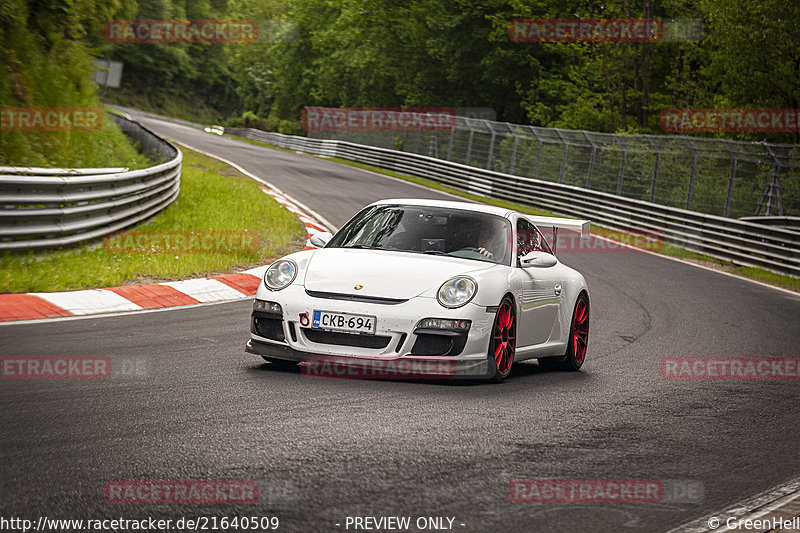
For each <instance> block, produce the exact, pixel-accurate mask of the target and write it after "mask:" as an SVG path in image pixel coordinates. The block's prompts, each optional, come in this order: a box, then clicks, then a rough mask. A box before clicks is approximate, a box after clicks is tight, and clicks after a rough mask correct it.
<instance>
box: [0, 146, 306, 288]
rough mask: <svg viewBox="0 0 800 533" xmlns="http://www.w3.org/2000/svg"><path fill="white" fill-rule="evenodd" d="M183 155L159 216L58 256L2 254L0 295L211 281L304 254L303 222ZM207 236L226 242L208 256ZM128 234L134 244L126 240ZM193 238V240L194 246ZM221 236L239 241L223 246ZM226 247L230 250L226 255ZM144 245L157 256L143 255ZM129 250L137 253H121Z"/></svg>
mask: <svg viewBox="0 0 800 533" xmlns="http://www.w3.org/2000/svg"><path fill="white" fill-rule="evenodd" d="M183 156H184V158H183V172H182V175H181V192H180V195H179V196H178V199H177V200H175V202H173V203H172V204H171V205H169V206H168V207H167V208H166V209H164V210H163V211H162V212H161V213H159V214H158V215H156V216H154V217H152V218H150V219H149V220H148V221H146V222H145V223H143V224H140V225H138V226H136V227H135V228H132V229H133V232H131V233H127V234H126V233H122V234H119V235H117V236H115V237H110V238H106V239H103V240H96V241H94V242H89V243H85V244H82V245H77V246H72V247H67V248H63V249H53V250H46V251H23V252H6V253H3V254H2V255H0V292H3V293H9V292H12V293H19V292H49V291H63V290H73V289H89V288H99V287H113V286H118V285H127V284H135V283H151V282H157V281H171V280H177V279H185V278H191V277H203V276H211V275H216V274H222V273H227V272H235V271H239V270H242V269H246V268H251V267H254V266H258V265H264V264H267V263H270V262H271V260H272V259H274V258H276V257H279V256H281V255H284V254H287V253H291V252H294V251H296V250H299V249H301V248H302V247H303V245H304V244H305V239H306V233H305V228H304V226H303V224H302V222H300V220H298V219H297V217H296V216H295V215H294V214H292V213H291V212H289V211H288V210H286V209H284V208H283V207H281V206H280V204H278V203H277V202H276V201H275V200H273V199H272V198H271V197H270V196H268V195H266V194H264V193H263V192H262V191H261V190H260V189H259V188H258V187H259V184H258V183H257V182H255V181H253V180H251V179H249V178H247V177H246V176H244V175H243V174H241V173H239V172H238V171H237V170H235V169H233V168H232V167H230V166H228V165H227V164H225V163H222V162H221V161H218V160H216V159H212V158H210V157H206V156H204V155H202V154H198V153H196V152H193V151H191V150H187V149H183ZM208 232H211V233H208ZM227 232H232V233H227ZM209 234H211V235H215V236H220V235H222V236H223V237H222V239H223V240H222V241H221V244H220V241H217V244H214V245H212V248H213V251H211V252H205V250H206V249H208V248H204V247H203V246H204V244H203V243H208V242H209V241H208V240H206V241H202V240H201V239H202V237H203V236H205V235H209ZM126 235H127V236H132V235H133V236H135V238H134V239H133V240H126V238H125V237H126ZM165 235H166V236H168V237H169V236H172V238H173V241H174V240H175V237H178V236H184V237H186V240H185V241H183V242H184V243H185V244H183V245H180V244H179V246H178V248H177V249H175V248H174V247H172V246H171V245H170V244H169V243H168V241H165V240H164V236H165ZM192 235H195V236H197V239H196V240H194V241H192V240H191V236H192ZM250 235H255V237H256V239H250V238H249V236H250ZM141 236H143V237H141ZM225 236H235V237H236V238H237V239H238V240H233V241H231V240H230V238H229V240H227V241H225V240H224V239H225ZM114 239H122V240H121V241H120V240H114ZM137 239H138V240H137ZM245 239H249V240H247V241H246V242H253V243H257V245H256V246H255V247H254V248H252V249H251V248H250V247H245V246H242V245H237V243H242V242H244V240H245ZM231 242H233V246H232V247H229V248H227V249H226V248H224V246H225V243H227V244H231ZM115 243H118V244H121V246H115ZM165 243H166V246H165V245H164V244H165ZM130 245H132V246H130ZM142 245H144V246H145V248H146V247H147V246H150V247H151V248H150V249H151V250H156V251H157V252H158V253H152V252H150V251H148V250H147V249H144V250H143V249H142ZM131 249H135V250H136V251H135V253H121V251H125V250H131ZM198 251H200V252H202V253H198Z"/></svg>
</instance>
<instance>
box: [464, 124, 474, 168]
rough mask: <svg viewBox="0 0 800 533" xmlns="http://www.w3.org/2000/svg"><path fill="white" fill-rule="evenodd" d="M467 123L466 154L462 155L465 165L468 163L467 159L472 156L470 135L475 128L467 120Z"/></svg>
mask: <svg viewBox="0 0 800 533" xmlns="http://www.w3.org/2000/svg"><path fill="white" fill-rule="evenodd" d="M467 125H468V126H469V141H467V155H466V156H464V164H465V165H469V160H470V157H471V156H472V136H473V135H474V134H475V130H473V129H472V124H470V123H469V121H467Z"/></svg>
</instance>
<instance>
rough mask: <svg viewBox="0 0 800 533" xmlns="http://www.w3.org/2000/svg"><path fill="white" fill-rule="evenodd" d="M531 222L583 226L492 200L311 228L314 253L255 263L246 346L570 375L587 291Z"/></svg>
mask: <svg viewBox="0 0 800 533" xmlns="http://www.w3.org/2000/svg"><path fill="white" fill-rule="evenodd" d="M537 224H539V225H543V226H544V225H547V226H552V227H554V228H563V229H568V230H577V231H581V233H582V237H583V238H588V236H589V222H588V221H582V220H571V219H565V218H553V217H536V216H529V215H525V214H521V213H518V212H516V211H512V210H509V209H506V208H502V207H492V206H487V205H482V204H473V203H466V202H452V201H433V200H416V199H396V200H382V201H379V202H375V203H373V204H371V205H369V206H367V207H365V208H364V209H363V210H362V211H360V212H359V213H358V214H356V215H355V216H354V217H353V218H351V219H350V221H348V222H347V223H346V224H345V225H344V226H343V227H342V228H341V229H340V230H339V231H338V232H336V234H335V235H331V234H330V233H318V234H316V235H315V236H313V237H312V238H311V243H312V244H313V245H314V246H317V247H318V248H321V249H312V250H305V251H301V252H297V253H293V254H290V255H287V256H285V257H283V258H281V259H279V260H277V261H275V262H274V263H272V264H271V265H270V266H269V267H268V268H267V270H266V272H265V274H264V279H263V282H262V283H261V284H260V285H259V287H258V291H257V293H256V296H255V301H254V305H253V312H252V316H251V333H250V340H249V342H248V343H247V348H246V350H247V351H248V352H249V353H253V354H257V355H261V356H262V357H263V358H264V359H266V360H267V361H271V362H274V363H278V364H290V365H294V364H296V363H297V362H301V361H304V360H307V361H308V360H310V358H311V359H313V360H315V361H319V360H323V361H324V360H325V358H326V357H330V358H333V359H335V360H337V361H342V360H344V361H352V362H354V363H362V364H363V362H364V361H373V362H374V361H398V360H406V361H411V362H420V361H428V362H442V361H446V362H447V363H448V365H447V366H445V367H443V368H446V369H447V370H446V373H447V377H453V376H457V377H460V376H464V377H481V378H486V379H493V380H496V381H502V380H504V379H505V378H506V377H507V376H508V375H509V373H510V371H511V366H512V364H513V363H514V362H517V361H523V360H526V359H533V358H536V359H538V360H539V364H540V365H542V366H544V367H545V368H547V369H563V370H578V369H579V368H581V366H582V365H583V362H584V359H585V357H586V351H587V347H588V342H589V292H588V288H587V286H586V281H585V280H584V278H583V276H582V275H581V274H580V273H578V272H577V271H575V270H573V269H571V268H569V267H567V266H566V265H564V264H562V263H561V262H560V261H559V260H558V259H557V258H556V256H555V255H554V254H553V252H552V250H551V248H550V247H549V246H548V244H547V242H546V241H545V239H544V237H543V235H542V233H541V232H540V231H539V229H538V228H537ZM554 231H557V230H554ZM323 246H324V247H323ZM423 368H427V369H431V370H432V372H434V373H436V372H437V369H438V368H440V367H439V366H437V365H435V364H430V365H428V366H425V367H423Z"/></svg>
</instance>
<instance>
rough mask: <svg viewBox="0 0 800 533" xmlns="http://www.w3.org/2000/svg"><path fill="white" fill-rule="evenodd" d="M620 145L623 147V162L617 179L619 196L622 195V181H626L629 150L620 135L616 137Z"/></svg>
mask: <svg viewBox="0 0 800 533" xmlns="http://www.w3.org/2000/svg"><path fill="white" fill-rule="evenodd" d="M614 138H615V139H616V140H617V142H618V143H619V145H620V146H621V147H622V161H621V162H620V164H619V177H618V178H617V195H619V196H621V195H622V181H623V180H624V179H625V162H626V160H627V159H628V149H627V147H626V146H625V143H624V142H623V140H622V137H621V136H619V135H614Z"/></svg>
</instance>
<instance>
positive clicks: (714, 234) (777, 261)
mask: <svg viewBox="0 0 800 533" xmlns="http://www.w3.org/2000/svg"><path fill="white" fill-rule="evenodd" d="M226 133H228V134H231V135H237V136H240V137H244V138H247V139H251V140H256V141H261V142H264V143H267V144H271V145H274V146H277V147H279V148H287V149H290V150H295V151H298V152H305V153H309V154H313V155H317V156H323V157H340V158H342V159H348V160H351V161H356V162H360V163H365V164H368V165H372V166H375V167H378V168H383V169H387V170H394V171H397V172H401V173H403V174H409V175H412V176H418V177H421V178H427V179H430V180H433V181H436V182H439V183H442V184H444V185H447V186H449V187H453V188H455V189H458V190H461V191H465V192H469V193H473V194H478V195H482V196H487V197H491V198H497V199H501V200H508V201H512V202H517V203H520V204H524V205H530V206H532V207H536V208H541V209H546V210H548V211H552V212H553V213H557V214H561V215H567V216H576V217H582V218H588V219H590V220H592V221H594V222H597V223H599V224H601V225H603V226H606V227H609V228H613V229H622V230H642V229H644V230H649V231H652V232H657V233H660V234H662V235H663V236H664V238H665V240H667V241H668V242H672V243H675V244H677V245H679V246H682V247H684V248H686V249H688V250H692V251H696V252H700V253H703V254H705V255H708V256H711V257H715V258H717V259H722V260H726V261H730V262H732V263H734V264H737V265H743V266H756V267H762V268H765V269H767V270H771V271H774V272H779V273H782V274H789V275H792V276H800V233H796V232H794V231H790V230H787V229H783V228H778V227H770V226H767V225H763V224H757V223H753V222H747V221H742V220H736V219H731V218H725V217H720V216H715V215H707V214H703V213H697V212H694V211H688V210H685V209H679V208H675V207H667V206H663V205H658V204H655V203H650V202H645V201H641V200H634V199H631V198H625V197H622V196H617V195H613V194H608V193H604V192H600V191H593V190H589V189H584V188H580V187H575V186H571V185H565V184H560V183H555V182H551V181H542V180H537V179H533V178H527V177H522V176H513V175H510V174H503V173H500V172H495V171H491V170H484V169H480V168H475V167H471V166H467V165H463V164H459V163H453V162H450V161H445V160H442V159H436V158H433V157H427V156H422V155H417V154H413V153H407V152H399V151H396V150H388V149H385V148H378V147H373V146H365V145H359V144H353V143H349V142H343V141H334V140H322V139H311V138H307V137H297V136H292V135H282V134H280V133H268V132H263V131H260V130H256V129H252V128H229V129H227V130H226Z"/></svg>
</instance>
